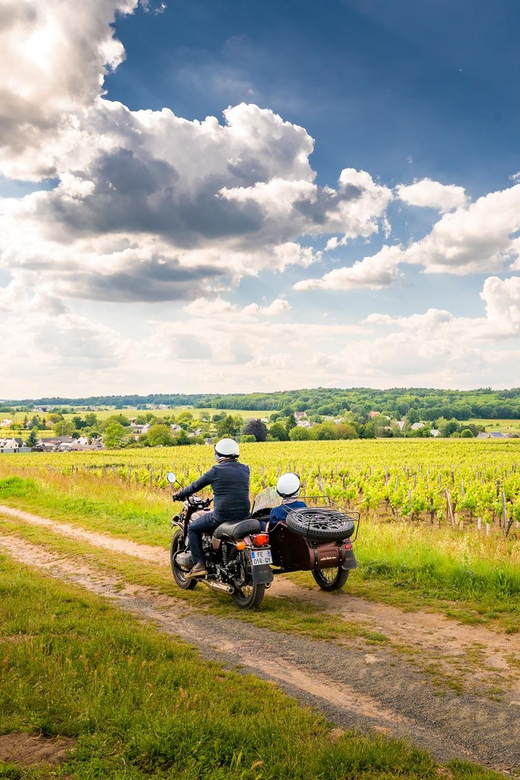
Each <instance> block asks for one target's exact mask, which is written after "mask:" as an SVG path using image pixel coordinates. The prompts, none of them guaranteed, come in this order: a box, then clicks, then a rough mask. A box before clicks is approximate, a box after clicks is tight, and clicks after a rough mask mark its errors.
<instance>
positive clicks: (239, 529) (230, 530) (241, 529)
mask: <svg viewBox="0 0 520 780" xmlns="http://www.w3.org/2000/svg"><path fill="white" fill-rule="evenodd" d="M261 530H262V526H261V525H260V523H259V522H258V520H255V519H254V518H253V517H248V518H247V519H246V520H238V521H237V522H234V523H233V522H228V523H221V524H220V525H219V526H217V527H216V528H215V530H214V531H213V536H214V537H215V538H216V539H222V537H223V536H230V537H231V538H232V539H241V538H242V537H243V536H246V535H247V534H256V533H259V532H260V531H261Z"/></svg>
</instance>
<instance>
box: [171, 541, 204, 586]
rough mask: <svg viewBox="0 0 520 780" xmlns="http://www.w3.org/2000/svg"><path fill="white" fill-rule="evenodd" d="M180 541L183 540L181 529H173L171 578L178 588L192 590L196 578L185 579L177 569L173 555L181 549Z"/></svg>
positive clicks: (183, 574)
mask: <svg viewBox="0 0 520 780" xmlns="http://www.w3.org/2000/svg"><path fill="white" fill-rule="evenodd" d="M182 542H183V533H182V531H180V530H179V531H175V533H174V534H173V538H172V543H171V546H170V566H171V567H172V574H173V579H174V580H175V583H176V585H178V586H179V588H182V589H183V590H193V588H194V587H195V586H196V584H197V580H189V579H187V577H186V575H185V573H184V572H183V571H182V569H179V567H178V566H176V565H175V560H174V556H175V553H176V552H178V551H179V550H180V549H182Z"/></svg>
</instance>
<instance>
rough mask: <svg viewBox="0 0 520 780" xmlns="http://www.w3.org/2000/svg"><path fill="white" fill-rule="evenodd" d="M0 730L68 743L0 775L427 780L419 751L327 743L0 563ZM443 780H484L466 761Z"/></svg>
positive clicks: (312, 727) (278, 704)
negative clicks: (50, 756) (63, 750)
mask: <svg viewBox="0 0 520 780" xmlns="http://www.w3.org/2000/svg"><path fill="white" fill-rule="evenodd" d="M0 670H1V671H0V675H1V691H2V696H1V698H0V733H3V734H7V733H10V732H20V731H26V732H31V733H40V734H43V735H49V736H51V735H63V736H68V737H72V738H74V739H75V740H76V742H75V749H74V750H73V751H72V752H71V753H70V755H69V758H68V760H67V763H66V764H65V766H64V767H63V768H62V769H61V770H52V769H50V768H49V769H48V771H47V770H46V768H45V767H44V766H40V767H39V768H38V770H37V773H35V770H34V769H31V768H22V767H15V766H14V765H7V764H1V763H0V777H2V778H12V780H15V779H16V780H18V779H20V780H21V779H22V778H29V777H36V776H38V775H39V776H40V777H42V778H43V777H58V776H63V775H64V774H66V776H67V777H69V778H70V777H71V778H78V779H79V780H94V779H95V780H98V778H114V779H116V778H117V779H119V778H120V779H121V780H123V778H124V779H125V780H141V778H143V779H144V778H157V779H159V778H176V780H195V779H196V778H197V779H199V778H200V779H202V778H207V779H208V780H239V779H240V780H248V779H249V778H251V779H253V778H255V779H256V780H260V779H261V778H262V780H268V779H269V778H272V779H273V780H275V779H276V780H278V779H279V778H282V777H283V778H288V780H292V778H294V780H296V779H298V780H311V778H312V780H315V779H316V778H320V779H321V780H329V779H330V780H336V779H337V780H340V778H345V777H349V778H353V779H357V778H359V779H360V780H361V779H363V780H370V779H372V778H374V780H375V778H378V780H390V779H391V778H417V779H418V778H422V779H426V780H427V779H428V778H432V780H433V778H435V777H438V768H437V767H436V765H435V763H434V762H433V760H432V759H431V758H430V757H429V756H428V755H427V754H426V753H424V752H422V751H419V750H416V749H414V748H410V747H409V746H407V745H406V744H404V743H402V742H399V741H396V740H388V739H386V738H384V737H381V736H373V737H363V736H360V735H356V734H354V733H352V732H347V733H343V734H338V732H337V730H336V731H334V730H333V728H332V726H331V724H329V723H327V721H326V720H325V719H324V718H323V717H321V716H319V715H318V714H317V713H315V712H313V711H311V710H308V709H304V708H302V707H300V706H299V705H298V704H297V703H296V702H295V701H294V700H293V699H290V698H289V697H288V696H286V695H284V694H283V693H281V692H280V691H279V690H278V689H276V688H275V686H273V685H271V684H268V683H264V682H262V681H260V680H258V679H256V678H254V677H252V676H249V675H248V676H243V675H240V674H238V673H236V672H226V671H224V670H223V669H222V668H221V666H220V665H218V664H215V663H210V662H205V661H202V660H201V659H200V656H199V655H198V653H197V652H196V651H195V650H194V649H192V648H191V647H189V646H187V645H185V644H183V643H181V642H179V641H178V640H175V639H173V638H170V637H167V636H164V635H161V634H160V633H159V632H158V631H157V630H156V629H155V628H153V627H151V626H149V625H143V624H142V623H141V622H139V621H137V620H136V619H134V618H131V617H129V616H127V615H125V614H122V613H120V612H119V611H117V610H115V609H114V608H113V607H111V606H109V605H108V604H107V603H106V602H105V601H103V600H101V599H100V598H97V597H94V596H91V595H88V594H85V593H83V592H81V591H79V590H77V589H74V588H72V587H70V586H66V585H63V584H61V583H57V582H55V581H51V580H49V579H47V578H45V577H42V576H39V575H36V574H34V573H33V572H31V571H29V570H28V569H26V568H25V567H22V566H20V565H17V564H15V563H13V562H12V561H9V560H8V559H7V558H6V557H4V556H0ZM450 769H451V772H452V775H453V777H454V778H468V779H469V778H472V779H474V780H486V779H487V780H491V779H492V778H497V777H498V775H496V774H495V773H493V772H489V771H486V770H484V769H481V768H479V767H475V766H471V765H469V764H465V763H459V762H455V763H452V764H451V766H450Z"/></svg>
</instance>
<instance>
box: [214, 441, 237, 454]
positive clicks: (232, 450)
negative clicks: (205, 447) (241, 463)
mask: <svg viewBox="0 0 520 780" xmlns="http://www.w3.org/2000/svg"><path fill="white" fill-rule="evenodd" d="M215 455H217V456H218V457H219V458H238V456H239V455H240V450H239V448H238V444H237V443H236V441H235V440H234V439H221V440H220V441H218V442H217V443H216V444H215Z"/></svg>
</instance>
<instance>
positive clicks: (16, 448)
mask: <svg viewBox="0 0 520 780" xmlns="http://www.w3.org/2000/svg"><path fill="white" fill-rule="evenodd" d="M30 451H31V448H30V447H24V445H23V441H22V440H21V439H19V438H17V437H16V438H15V437H12V438H10V439H0V452H5V453H9V452H30Z"/></svg>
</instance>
